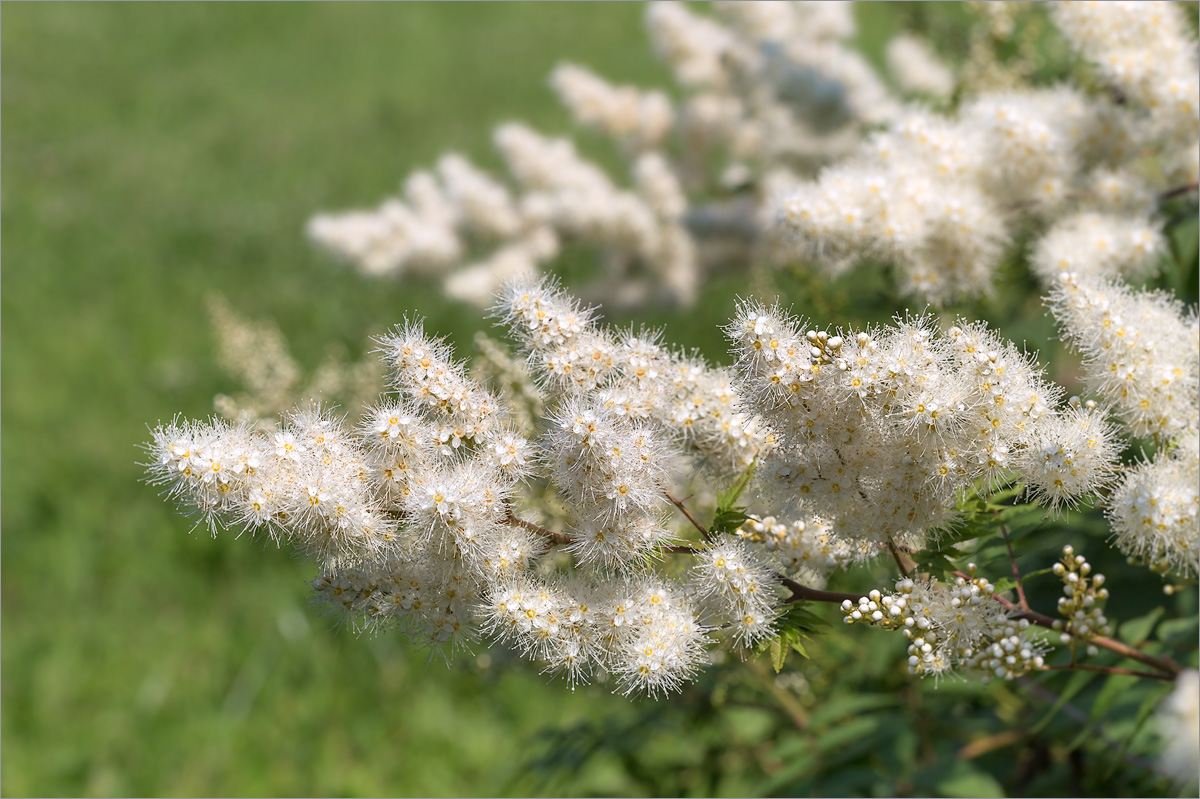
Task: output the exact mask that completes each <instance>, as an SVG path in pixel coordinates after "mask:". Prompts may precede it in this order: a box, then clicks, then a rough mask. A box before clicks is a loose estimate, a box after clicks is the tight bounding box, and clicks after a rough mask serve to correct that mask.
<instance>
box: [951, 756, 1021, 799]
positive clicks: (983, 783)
mask: <svg viewBox="0 0 1200 799" xmlns="http://www.w3.org/2000/svg"><path fill="white" fill-rule="evenodd" d="M937 791H938V793H939V794H941V795H942V796H962V797H973V796H1006V794H1005V793H1004V786H1003V785H1001V784H1000V783H999V781H997V780H996V778H995V777H993V776H992V775H991V774H988V773H987V772H985V771H981V770H979V769H978V768H976V767H975V766H973V765H971V764H970V763H969V762H967V761H964V760H960V761H957V762H956V763H955V764H954V767H953V768H952V769H951V771H950V773H949V774H948V775H947V776H946V777H944V778H942V779H941V780H939V781H938V783H937Z"/></svg>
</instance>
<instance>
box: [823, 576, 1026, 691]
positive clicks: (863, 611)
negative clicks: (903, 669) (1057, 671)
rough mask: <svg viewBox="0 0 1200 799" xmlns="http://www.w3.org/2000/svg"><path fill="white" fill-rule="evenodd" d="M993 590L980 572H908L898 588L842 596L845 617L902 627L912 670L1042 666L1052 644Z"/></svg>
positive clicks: (985, 671) (994, 671) (995, 673)
mask: <svg viewBox="0 0 1200 799" xmlns="http://www.w3.org/2000/svg"><path fill="white" fill-rule="evenodd" d="M973 565H974V564H972V565H971V566H969V567H968V572H969V573H970V574H971V575H973V574H974V572H975V569H974V568H973ZM994 594H995V587H994V586H993V585H992V584H991V583H989V582H988V581H987V580H986V579H983V578H981V577H974V576H971V577H970V578H964V577H958V578H956V579H955V581H954V584H953V585H947V584H945V583H939V582H936V581H933V580H929V581H922V580H911V579H908V578H907V577H906V578H902V579H901V580H899V581H897V583H896V591H895V593H891V594H883V593H881V592H879V591H874V590H873V591H871V593H870V594H868V595H867V596H865V597H862V598H861V599H859V600H858V602H857V604H856V603H854V602H851V601H850V600H848V599H847V600H845V601H843V602H842V614H843V621H845V623H846V624H871V625H877V626H880V627H883V628H884V629H886V630H900V631H901V632H902V633H903V635H904V637H905V638H908V639H910V640H911V642H912V643H910V644H909V647H908V671H909V673H910V674H919V675H921V676H922V677H924V676H927V675H933V676H934V677H935V678H937V677H942V676H945V675H947V674H949V673H951V672H954V671H955V670H962V671H963V672H964V673H967V674H974V675H978V676H979V677H980V679H982V680H983V681H984V682H987V681H988V680H990V679H993V678H998V679H1004V680H1012V679H1014V678H1016V677H1020V676H1022V675H1024V674H1028V673H1029V672H1030V671H1036V670H1038V669H1041V668H1043V667H1044V666H1045V657H1044V656H1045V654H1046V652H1047V651H1048V647H1047V646H1046V644H1045V643H1044V642H1042V641H1041V640H1039V639H1036V638H1033V637H1031V635H1030V631H1029V622H1028V621H1026V620H1025V619H1013V618H1010V617H1009V615H1008V612H1007V611H1006V610H1005V609H1004V607H1003V606H1002V605H1001V604H1000V603H998V602H996V601H995V600H994Z"/></svg>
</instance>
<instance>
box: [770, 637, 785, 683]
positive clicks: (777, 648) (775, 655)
mask: <svg viewBox="0 0 1200 799" xmlns="http://www.w3.org/2000/svg"><path fill="white" fill-rule="evenodd" d="M785 660H787V650H786V649H784V648H783V643H782V642H781V641H780V640H779V637H778V636H776V637H775V638H772V639H771V665H772V666H774V667H775V673H776V674H778V673H779V672H781V671H783V662H784V661H785Z"/></svg>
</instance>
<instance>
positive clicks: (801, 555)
mask: <svg viewBox="0 0 1200 799" xmlns="http://www.w3.org/2000/svg"><path fill="white" fill-rule="evenodd" d="M737 535H738V537H739V538H741V539H742V540H743V541H748V542H750V543H751V544H755V545H758V546H760V547H762V549H763V550H764V552H765V559H766V561H767V562H768V563H770V564H771V565H773V566H774V567H775V568H776V569H777V570H778V571H779V572H780V573H782V574H784V575H786V576H788V577H793V578H795V579H796V580H797V581H799V582H801V583H803V584H804V585H808V586H812V587H814V588H821V587H823V586H824V585H825V580H826V578H827V577H828V576H829V574H830V572H832V571H834V570H835V569H840V568H842V567H843V566H848V565H850V564H852V563H856V562H859V561H863V560H868V559H871V558H874V557H875V556H876V555H878V554H879V550H878V549H877V548H875V547H872V546H863V544H862V543H861V542H855V541H850V540H847V539H845V538H840V537H838V536H837V535H835V534H834V533H833V532H832V531H831V530H830V528H829V525H827V524H825V523H824V522H823V521H821V520H820V519H819V518H815V517H814V518H811V519H808V520H805V519H797V520H795V521H793V522H792V523H791V524H785V523H783V522H780V521H778V520H777V519H776V518H775V517H774V516H763V517H762V518H756V517H753V516H752V517H750V518H749V519H747V520H746V522H745V523H743V524H742V526H741V527H739V528H738V530H737Z"/></svg>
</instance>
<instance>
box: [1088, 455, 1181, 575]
mask: <svg viewBox="0 0 1200 799" xmlns="http://www.w3.org/2000/svg"><path fill="white" fill-rule="evenodd" d="M1108 515H1109V519H1110V520H1111V521H1112V530H1113V536H1114V544H1115V545H1116V547H1117V549H1119V550H1120V551H1121V552H1123V553H1125V554H1126V555H1129V556H1131V557H1134V558H1137V559H1139V560H1141V561H1143V562H1145V563H1147V564H1149V565H1150V567H1151V568H1152V569H1154V570H1155V571H1157V572H1160V573H1163V574H1166V573H1168V572H1169V573H1173V574H1176V575H1178V576H1180V577H1183V578H1185V579H1195V577H1196V576H1197V574H1200V441H1198V440H1197V439H1196V437H1195V436H1194V435H1189V436H1184V437H1183V438H1182V439H1180V440H1179V442H1178V445H1177V446H1176V447H1175V448H1174V449H1172V450H1170V451H1169V452H1166V453H1163V454H1159V455H1157V456H1156V457H1155V458H1154V460H1152V461H1148V462H1145V463H1141V464H1139V465H1137V466H1135V467H1134V468H1132V469H1130V470H1129V472H1128V473H1127V474H1126V475H1125V478H1124V479H1123V480H1122V481H1121V484H1120V485H1119V486H1118V487H1117V490H1116V491H1115V492H1113V495H1112V497H1110V498H1109V500H1108Z"/></svg>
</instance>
